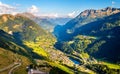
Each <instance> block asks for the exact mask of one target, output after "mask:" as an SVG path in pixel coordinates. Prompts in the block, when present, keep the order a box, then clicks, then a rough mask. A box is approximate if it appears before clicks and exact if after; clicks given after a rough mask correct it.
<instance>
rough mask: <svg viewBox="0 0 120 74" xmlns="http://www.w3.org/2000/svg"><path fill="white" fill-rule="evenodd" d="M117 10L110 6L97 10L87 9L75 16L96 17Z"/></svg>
mask: <svg viewBox="0 0 120 74" xmlns="http://www.w3.org/2000/svg"><path fill="white" fill-rule="evenodd" d="M118 12H120V9H119V8H112V7H106V8H104V9H99V10H95V9H89V10H85V11H83V12H81V13H80V15H78V16H77V17H78V18H81V17H91V18H96V17H104V16H109V15H112V14H115V13H118Z"/></svg>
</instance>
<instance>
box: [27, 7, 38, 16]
mask: <svg viewBox="0 0 120 74" xmlns="http://www.w3.org/2000/svg"><path fill="white" fill-rule="evenodd" d="M28 12H30V13H33V14H36V13H38V12H39V9H38V7H37V6H35V5H32V6H31V7H30V8H28Z"/></svg>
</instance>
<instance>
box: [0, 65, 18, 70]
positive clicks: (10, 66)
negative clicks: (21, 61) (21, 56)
mask: <svg viewBox="0 0 120 74" xmlns="http://www.w3.org/2000/svg"><path fill="white" fill-rule="evenodd" d="M17 64H18V63H13V64H11V65H9V66H7V67H4V68H2V69H0V72H2V71H5V70H7V69H10V68H12V67H13V66H15V65H17Z"/></svg>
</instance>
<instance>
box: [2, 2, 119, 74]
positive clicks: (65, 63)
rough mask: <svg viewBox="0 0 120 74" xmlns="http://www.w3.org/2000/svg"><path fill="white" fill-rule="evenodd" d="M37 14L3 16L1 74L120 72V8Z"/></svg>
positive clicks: (107, 73)
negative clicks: (72, 13)
mask: <svg viewBox="0 0 120 74" xmlns="http://www.w3.org/2000/svg"><path fill="white" fill-rule="evenodd" d="M0 5H2V4H1V3H0ZM3 5H4V6H5V4H3ZM32 7H34V8H33V9H37V8H36V7H35V6H34V5H33V6H32ZM36 14H37V13H36ZM36 14H32V13H29V12H22V13H17V14H15V15H12V14H0V60H1V61H0V74H36V73H37V74H119V73H120V43H119V42H120V35H119V34H120V8H112V7H106V8H103V9H88V10H84V11H83V12H81V13H79V15H77V16H76V17H70V16H64V17H58V16H57V15H56V16H54V18H53V17H52V18H51V17H46V16H37V15H38V14H37V15H36ZM49 15H50V14H49ZM69 15H70V14H69Z"/></svg>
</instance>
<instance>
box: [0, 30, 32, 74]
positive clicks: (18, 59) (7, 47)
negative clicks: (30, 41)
mask: <svg viewBox="0 0 120 74" xmlns="http://www.w3.org/2000/svg"><path fill="white" fill-rule="evenodd" d="M15 41H16V40H15V38H14V37H13V36H11V35H9V34H7V33H5V32H4V31H2V30H0V60H2V61H0V74H7V73H8V72H9V70H10V69H11V68H8V69H7V67H8V66H9V65H14V66H15V63H21V64H22V65H21V66H20V67H19V70H15V73H19V72H21V73H22V74H26V73H27V72H26V66H27V65H29V64H31V63H32V58H31V57H30V56H31V55H30V54H29V53H28V51H27V50H26V49H25V48H23V47H21V46H20V45H18V44H17V43H15ZM30 58H31V59H30ZM4 68H5V69H4ZM2 69H4V70H2Z"/></svg>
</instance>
